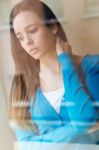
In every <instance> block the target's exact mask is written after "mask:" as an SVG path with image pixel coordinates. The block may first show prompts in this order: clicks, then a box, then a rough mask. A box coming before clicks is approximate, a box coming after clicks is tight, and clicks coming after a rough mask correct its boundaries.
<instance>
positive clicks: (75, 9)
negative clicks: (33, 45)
mask: <svg viewBox="0 0 99 150" xmlns="http://www.w3.org/2000/svg"><path fill="white" fill-rule="evenodd" d="M19 1H20V0H0V11H1V12H0V108H1V111H0V149H2V150H13V149H14V148H13V139H15V135H14V134H13V132H12V130H11V129H10V128H9V119H8V113H7V98H8V95H9V90H10V86H11V81H12V78H13V74H14V63H13V59H12V55H11V48H10V36H9V24H8V22H9V15H10V11H11V9H12V7H13V5H14V4H16V3H18V2H19ZM42 1H44V2H45V3H46V4H48V5H49V6H50V7H51V8H52V10H53V11H54V13H55V14H56V16H57V17H58V19H59V20H60V22H61V23H62V26H63V28H64V30H65V32H66V34H67V38H68V41H69V43H70V45H71V46H72V50H73V52H74V53H75V54H78V55H85V54H99V29H98V27H99V0H76V1H70V0H42Z"/></svg>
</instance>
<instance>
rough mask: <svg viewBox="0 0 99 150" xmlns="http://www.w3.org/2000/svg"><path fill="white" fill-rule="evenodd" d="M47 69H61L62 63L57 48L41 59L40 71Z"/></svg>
mask: <svg viewBox="0 0 99 150" xmlns="http://www.w3.org/2000/svg"><path fill="white" fill-rule="evenodd" d="M53 64H54V65H53ZM47 71H57V72H59V71H60V64H59V62H58V59H57V53H56V51H55V49H54V50H52V51H49V52H48V53H46V54H45V55H43V57H42V58H41V59H40V72H47Z"/></svg>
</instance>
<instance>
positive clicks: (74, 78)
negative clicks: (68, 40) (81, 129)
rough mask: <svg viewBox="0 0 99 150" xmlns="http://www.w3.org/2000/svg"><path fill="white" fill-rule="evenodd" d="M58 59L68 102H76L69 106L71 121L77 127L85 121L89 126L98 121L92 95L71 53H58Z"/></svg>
mask: <svg viewBox="0 0 99 150" xmlns="http://www.w3.org/2000/svg"><path fill="white" fill-rule="evenodd" d="M58 60H59V62H60V63H61V68H62V74H63V81H64V87H65V93H66V95H65V97H66V102H70V103H71V102H72V103H73V104H74V105H73V106H71V107H67V112H68V115H69V117H70V120H71V122H72V123H74V124H75V127H77V126H76V123H77V124H78V123H80V124H81V123H84V124H85V125H88V126H89V125H92V124H94V123H96V120H97V112H96V109H95V107H94V106H93V102H92V99H91V96H90V95H88V93H87V92H86V91H85V89H84V85H83V83H82V82H81V80H80V78H79V75H78V72H77V70H76V68H75V66H74V63H73V60H72V58H71V56H70V54H68V53H66V52H63V53H61V54H60V55H58Z"/></svg>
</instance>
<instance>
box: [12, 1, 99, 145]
mask: <svg viewBox="0 0 99 150" xmlns="http://www.w3.org/2000/svg"><path fill="white" fill-rule="evenodd" d="M10 34H11V45H12V54H13V58H14V62H15V75H14V79H13V82H12V88H11V93H10V99H9V112H10V119H12V120H15V121H16V125H17V126H16V129H15V132H16V136H17V139H18V141H30V142H33V141H38V142H39V141H42V142H63V143H69V142H73V140H74V139H75V138H77V137H78V136H79V135H85V134H86V133H88V131H89V129H90V128H91V127H92V126H93V125H94V124H96V122H97V120H98V110H97V107H95V105H94V104H96V103H97V102H98V101H99V55H94V56H90V55H86V56H85V57H84V58H82V57H81V56H76V55H73V54H72V51H71V48H70V46H69V43H68V41H67V38H66V35H65V32H64V31H63V28H62V26H61V24H60V23H59V21H58V20H57V18H56V16H55V15H54V13H53V12H52V11H51V9H50V8H49V7H48V6H47V5H45V4H44V3H43V2H40V1H38V0H36V1H33V0H32V1H30V0H29V1H26V0H25V1H22V2H20V3H19V4H17V5H15V7H14V8H13V10H12V12H11V15H10ZM76 142H77V141H76ZM79 142H80V143H94V142H95V141H94V140H92V139H91V138H89V139H88V138H87V140H85V138H82V139H81V140H79Z"/></svg>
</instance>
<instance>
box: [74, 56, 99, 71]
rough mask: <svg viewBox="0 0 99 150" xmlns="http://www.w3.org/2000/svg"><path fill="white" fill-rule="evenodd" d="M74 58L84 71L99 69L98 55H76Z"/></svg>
mask: <svg viewBox="0 0 99 150" xmlns="http://www.w3.org/2000/svg"><path fill="white" fill-rule="evenodd" d="M74 60H75V61H76V64H77V65H78V66H80V67H81V69H83V71H84V73H91V72H95V71H99V55H98V54H97V55H89V54H87V55H85V56H79V55H76V56H75V58H74Z"/></svg>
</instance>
